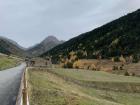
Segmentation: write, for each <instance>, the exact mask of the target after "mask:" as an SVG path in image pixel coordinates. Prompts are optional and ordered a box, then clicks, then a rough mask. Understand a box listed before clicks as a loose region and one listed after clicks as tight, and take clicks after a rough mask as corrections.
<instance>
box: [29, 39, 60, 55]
mask: <svg viewBox="0 0 140 105" xmlns="http://www.w3.org/2000/svg"><path fill="white" fill-rule="evenodd" d="M62 43H63V41H59V40H58V39H57V38H56V37H54V36H48V37H47V38H46V39H44V40H43V41H42V42H41V43H39V44H37V45H35V46H33V47H31V48H29V49H28V50H27V52H28V53H29V54H30V55H32V56H39V55H41V54H43V53H44V52H46V51H49V50H50V49H52V48H54V47H55V46H57V45H59V44H62Z"/></svg>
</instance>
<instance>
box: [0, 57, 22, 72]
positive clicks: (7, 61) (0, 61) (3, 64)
mask: <svg viewBox="0 0 140 105" xmlns="http://www.w3.org/2000/svg"><path fill="white" fill-rule="evenodd" d="M18 61H19V60H18V59H16V58H12V57H8V56H2V55H0V70H4V69H8V68H11V67H15V66H16V65H17V64H18V63H19V62H18Z"/></svg>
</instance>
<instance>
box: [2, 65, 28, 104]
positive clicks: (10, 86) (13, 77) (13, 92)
mask: <svg viewBox="0 0 140 105" xmlns="http://www.w3.org/2000/svg"><path fill="white" fill-rule="evenodd" d="M25 67H26V64H25V63H23V64H21V65H20V66H18V67H15V68H11V69H8V70H4V71H0V105H15V102H16V97H17V95H18V90H19V87H20V81H21V77H22V73H23V70H24V69H25Z"/></svg>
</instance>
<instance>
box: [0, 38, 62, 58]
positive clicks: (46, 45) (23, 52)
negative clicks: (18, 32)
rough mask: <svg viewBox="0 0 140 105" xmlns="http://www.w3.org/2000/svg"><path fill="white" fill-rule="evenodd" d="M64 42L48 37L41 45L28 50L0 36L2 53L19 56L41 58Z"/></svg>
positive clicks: (0, 50)
mask: <svg viewBox="0 0 140 105" xmlns="http://www.w3.org/2000/svg"><path fill="white" fill-rule="evenodd" d="M63 42H64V41H59V40H58V39H57V38H56V37H54V36H48V37H47V38H46V39H44V40H43V41H42V42H41V43H39V44H36V45H34V46H32V47H30V48H28V49H25V48H24V47H22V46H20V45H19V44H18V43H17V42H15V41H13V40H11V39H8V38H6V37H3V36H0V53H4V54H8V55H9V54H13V55H18V56H29V57H34V56H39V55H41V54H43V53H44V52H46V51H48V50H50V49H51V48H53V47H55V46H57V45H59V44H62V43H63Z"/></svg>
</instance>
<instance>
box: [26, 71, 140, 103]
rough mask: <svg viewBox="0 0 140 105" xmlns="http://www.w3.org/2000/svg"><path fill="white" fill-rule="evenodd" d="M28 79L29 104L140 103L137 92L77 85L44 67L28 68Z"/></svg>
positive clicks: (139, 95) (139, 96)
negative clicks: (40, 68)
mask: <svg viewBox="0 0 140 105" xmlns="http://www.w3.org/2000/svg"><path fill="white" fill-rule="evenodd" d="M66 71H68V70H66ZM59 72H61V71H59ZM62 72H64V71H62ZM93 73H94V72H93ZM85 75H86V74H85ZM98 76H100V73H99V74H98ZM102 76H103V74H102V73H101V77H102ZM118 79H119V78H118ZM135 79H136V78H135ZM138 80H140V79H139V78H137V82H138ZM28 81H29V94H30V104H31V105H139V104H140V100H139V99H140V94H139V93H133V92H132V93H131V92H119V91H118V92H115V91H110V90H103V89H102V90H99V89H95V88H91V87H86V86H82V85H78V84H76V83H73V82H71V81H66V80H64V79H63V78H61V77H60V76H57V75H56V74H53V73H50V72H48V71H47V70H46V69H42V70H39V68H38V69H31V70H29V78H28ZM132 81H133V77H132ZM132 81H131V82H132ZM139 83H140V81H139Z"/></svg>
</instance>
